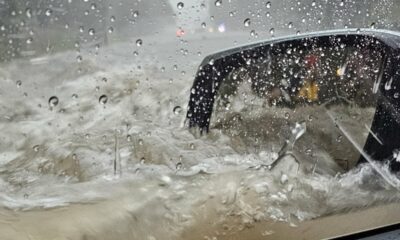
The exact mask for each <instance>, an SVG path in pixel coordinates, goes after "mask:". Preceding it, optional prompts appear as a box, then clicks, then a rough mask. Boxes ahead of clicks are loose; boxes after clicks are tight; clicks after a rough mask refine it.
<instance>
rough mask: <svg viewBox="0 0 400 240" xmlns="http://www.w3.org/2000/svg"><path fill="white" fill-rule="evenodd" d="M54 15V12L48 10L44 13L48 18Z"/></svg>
mask: <svg viewBox="0 0 400 240" xmlns="http://www.w3.org/2000/svg"><path fill="white" fill-rule="evenodd" d="M52 13H53V11H52V10H51V9H49V8H48V9H46V11H45V12H44V14H45V15H46V16H48V17H49V16H51V14H52Z"/></svg>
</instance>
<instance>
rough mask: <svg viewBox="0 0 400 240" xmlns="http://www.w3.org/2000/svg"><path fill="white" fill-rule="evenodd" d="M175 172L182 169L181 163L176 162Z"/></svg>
mask: <svg viewBox="0 0 400 240" xmlns="http://www.w3.org/2000/svg"><path fill="white" fill-rule="evenodd" d="M175 168H176V170H181V169H182V163H181V162H178V163H177V164H176V166H175Z"/></svg>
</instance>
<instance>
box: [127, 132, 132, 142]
mask: <svg viewBox="0 0 400 240" xmlns="http://www.w3.org/2000/svg"><path fill="white" fill-rule="evenodd" d="M126 141H128V142H132V136H131V135H130V134H128V135H127V136H126Z"/></svg>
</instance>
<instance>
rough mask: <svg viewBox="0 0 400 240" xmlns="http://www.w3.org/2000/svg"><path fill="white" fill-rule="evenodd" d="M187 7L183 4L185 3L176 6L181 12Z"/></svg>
mask: <svg viewBox="0 0 400 240" xmlns="http://www.w3.org/2000/svg"><path fill="white" fill-rule="evenodd" d="M184 6H185V4H183V2H178V4H177V5H176V7H177V8H178V9H179V10H181V9H182V8H183V7H184Z"/></svg>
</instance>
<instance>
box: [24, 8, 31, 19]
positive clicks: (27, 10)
mask: <svg viewBox="0 0 400 240" xmlns="http://www.w3.org/2000/svg"><path fill="white" fill-rule="evenodd" d="M25 14H26V16H27V17H28V18H31V17H32V9H30V8H27V9H26V10H25Z"/></svg>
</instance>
